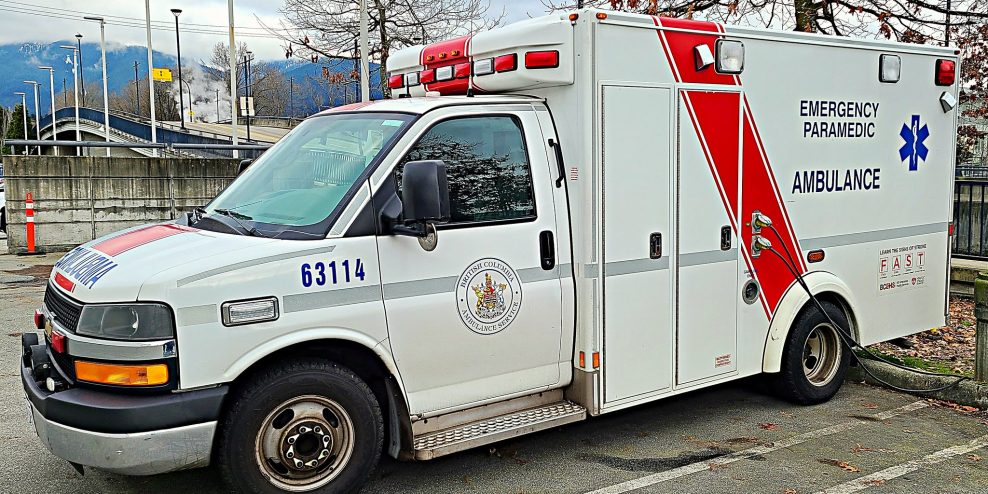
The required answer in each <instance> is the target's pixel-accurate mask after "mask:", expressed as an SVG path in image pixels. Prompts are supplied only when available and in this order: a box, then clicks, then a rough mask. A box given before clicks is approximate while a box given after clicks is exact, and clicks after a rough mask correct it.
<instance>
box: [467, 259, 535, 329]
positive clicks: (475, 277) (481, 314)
mask: <svg viewBox="0 0 988 494" xmlns="http://www.w3.org/2000/svg"><path fill="white" fill-rule="evenodd" d="M456 309H457V312H459V313H460V319H462V320H463V324H466V326H467V327H468V328H470V330H471V331H473V332H475V333H477V334H494V333H498V332H500V331H501V330H503V329H504V328H506V327H508V325H510V324H511V322H512V321H514V319H515V317H516V316H517V315H518V311H519V309H521V280H519V279H518V273H516V272H515V270H514V269H511V266H508V265H507V263H505V262H504V261H501V260H500V259H494V258H486V259H480V260H477V261H474V262H473V263H471V264H470V266H468V267H467V269H466V270H464V271H463V274H461V275H460V277H459V278H458V279H457V280H456Z"/></svg>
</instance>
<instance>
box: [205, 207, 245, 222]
mask: <svg viewBox="0 0 988 494" xmlns="http://www.w3.org/2000/svg"><path fill="white" fill-rule="evenodd" d="M213 211H216V212H217V213H220V214H222V215H223V216H229V217H231V218H233V219H239V220H247V221H250V220H252V219H254V218H252V217H250V216H247V215H246V214H242V213H238V212H236V211H234V210H233V209H232V208H231V209H222V208H216V209H214V210H213Z"/></svg>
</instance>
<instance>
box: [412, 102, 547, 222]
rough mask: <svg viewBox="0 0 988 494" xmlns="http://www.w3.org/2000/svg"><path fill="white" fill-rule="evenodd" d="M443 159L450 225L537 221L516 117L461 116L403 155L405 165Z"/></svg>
mask: <svg viewBox="0 0 988 494" xmlns="http://www.w3.org/2000/svg"><path fill="white" fill-rule="evenodd" d="M422 160H442V161H443V162H444V163H445V164H446V177H447V180H448V182H449V205H450V213H451V214H450V216H451V219H450V223H451V224H453V223H461V224H462V223H474V222H489V221H503V220H516V219H526V218H534V217H535V194H534V193H533V188H532V171H531V167H530V166H529V162H528V151H527V149H526V148H525V139H524V138H523V137H522V130H521V125H520V123H519V122H518V121H517V119H515V118H513V117H508V116H489V117H465V118H456V119H452V120H446V121H443V122H440V123H438V124H436V125H435V126H434V127H432V129H431V130H429V132H428V133H426V135H425V136H423V137H422V138H421V139H420V140H419V142H418V143H416V144H415V147H414V148H412V150H411V151H410V152H409V153H408V154H407V155H406V156H405V158H404V159H403V160H402V161H401V163H400V164H399V166H398V167H397V170H396V178H397V181H398V190H399V195H400V194H401V192H400V191H401V171H402V169H403V168H404V166H405V163H408V162H409V161H422Z"/></svg>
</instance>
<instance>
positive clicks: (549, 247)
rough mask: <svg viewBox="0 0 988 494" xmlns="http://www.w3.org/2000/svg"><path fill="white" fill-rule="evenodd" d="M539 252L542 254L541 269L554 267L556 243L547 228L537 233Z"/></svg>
mask: <svg viewBox="0 0 988 494" xmlns="http://www.w3.org/2000/svg"><path fill="white" fill-rule="evenodd" d="M539 253H540V254H541V256H542V269H544V270H546V271H548V270H550V269H552V268H554V267H556V245H555V242H553V239H552V232H551V231H549V230H545V231H543V232H542V233H540V234H539Z"/></svg>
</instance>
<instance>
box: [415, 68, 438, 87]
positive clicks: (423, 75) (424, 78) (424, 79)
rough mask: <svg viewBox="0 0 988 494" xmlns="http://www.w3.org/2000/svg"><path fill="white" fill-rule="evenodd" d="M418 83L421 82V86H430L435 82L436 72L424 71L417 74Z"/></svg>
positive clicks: (432, 70)
mask: <svg viewBox="0 0 988 494" xmlns="http://www.w3.org/2000/svg"><path fill="white" fill-rule="evenodd" d="M419 82H421V83H422V84H431V83H433V82H436V70H435V69H426V70H423V71H422V72H419Z"/></svg>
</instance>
